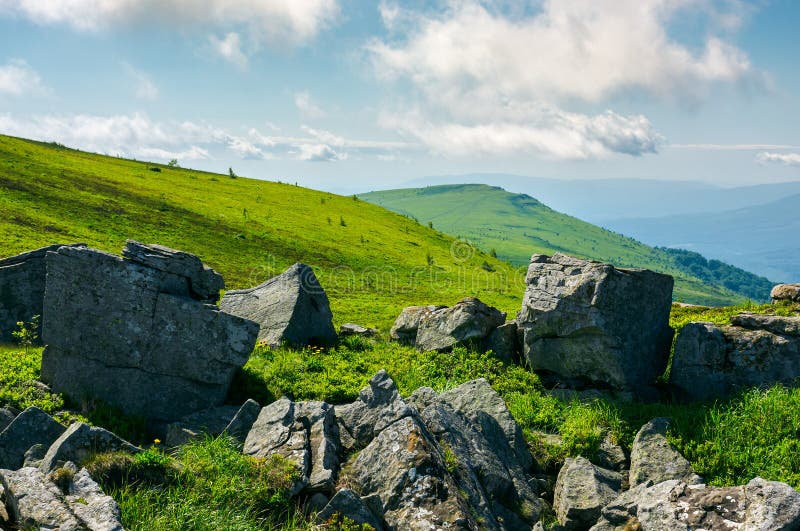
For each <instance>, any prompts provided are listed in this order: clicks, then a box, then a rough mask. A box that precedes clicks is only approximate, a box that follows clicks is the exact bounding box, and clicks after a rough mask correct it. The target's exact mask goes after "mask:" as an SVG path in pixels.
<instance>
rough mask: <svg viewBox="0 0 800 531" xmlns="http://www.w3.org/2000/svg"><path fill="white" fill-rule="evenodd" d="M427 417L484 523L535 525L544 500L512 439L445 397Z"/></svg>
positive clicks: (512, 526)
mask: <svg viewBox="0 0 800 531" xmlns="http://www.w3.org/2000/svg"><path fill="white" fill-rule="evenodd" d="M422 420H423V421H424V422H425V426H426V427H427V428H428V430H430V433H431V434H432V435H433V437H434V439H435V440H436V441H437V443H438V444H439V446H440V447H441V451H442V455H443V457H444V463H445V465H446V467H447V470H448V472H449V473H450V475H451V476H452V477H453V478H454V479H455V482H456V483H457V484H458V486H459V488H460V489H461V490H460V494H461V496H462V497H463V498H464V499H465V501H466V502H467V504H468V505H469V507H470V508H471V512H472V514H473V516H474V517H475V518H476V519H477V520H478V521H479V522H480V523H481V528H482V529H530V527H531V525H532V524H533V523H534V522H535V521H536V520H538V519H539V515H540V513H541V509H542V503H541V501H540V500H539V499H538V496H537V495H536V492H535V491H534V490H533V489H532V488H531V486H530V484H529V483H528V478H527V475H526V473H525V471H524V470H523V468H522V466H521V465H520V464H519V463H518V462H516V459H515V457H514V453H513V451H512V450H511V448H510V446H509V445H508V442H507V441H505V440H497V439H496V438H495V437H493V434H492V433H484V432H483V431H481V430H480V427H479V426H476V425H474V424H473V423H472V422H471V421H470V420H469V419H468V418H467V417H466V415H465V414H463V413H461V412H458V411H456V410H455V409H453V407H452V406H451V405H450V404H448V403H447V402H444V401H442V400H436V401H435V402H434V403H433V404H431V405H430V406H428V407H427V408H426V409H425V410H424V411H423V412H422ZM495 431H499V430H495Z"/></svg>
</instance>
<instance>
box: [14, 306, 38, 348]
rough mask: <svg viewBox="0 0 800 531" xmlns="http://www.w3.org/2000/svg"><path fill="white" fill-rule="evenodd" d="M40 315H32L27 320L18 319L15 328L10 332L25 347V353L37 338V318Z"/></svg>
mask: <svg viewBox="0 0 800 531" xmlns="http://www.w3.org/2000/svg"><path fill="white" fill-rule="evenodd" d="M40 317H41V316H39V315H34V316H33V317H31V320H30V321H29V322H27V323H26V322H24V321H18V322H17V329H16V330H15V331H13V332H11V335H12V336H14V339H16V341H17V343H19V344H20V345H21V346H23V347H25V354H26V355H27V354H28V349H29V348H30V347H32V346H33V345H34V344H35V343H36V341H38V340H39V318H40Z"/></svg>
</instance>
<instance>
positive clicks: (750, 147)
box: [669, 144, 800, 151]
mask: <svg viewBox="0 0 800 531" xmlns="http://www.w3.org/2000/svg"><path fill="white" fill-rule="evenodd" d="M669 147H671V148H673V149H690V150H697V151H759V150H763V149H800V146H793V145H791V144H670V145H669Z"/></svg>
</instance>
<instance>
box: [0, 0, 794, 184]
mask: <svg viewBox="0 0 800 531" xmlns="http://www.w3.org/2000/svg"><path fill="white" fill-rule="evenodd" d="M798 23H800V3H798V2H796V1H793V0H771V1H770V0H763V1H751V2H745V1H739V0H553V1H531V2H513V1H509V0H498V1H489V0H487V1H471V0H465V1H461V2H455V1H451V2H447V1H444V2H437V1H430V2H421V1H420V2H407V3H403V2H392V1H388V0H387V1H384V2H358V1H350V0H305V1H302V0H207V1H205V2H200V1H195V0H171V1H163V0H162V1H156V0H0V133H6V134H12V135H16V136H24V137H31V138H37V139H41V140H48V141H58V142H61V143H64V144H66V145H69V146H72V147H79V148H82V149H88V150H92V151H98V152H102V153H108V154H112V155H117V154H119V155H124V156H130V157H135V158H138V159H149V160H158V161H166V160H169V159H172V158H177V159H178V160H179V161H180V164H181V165H182V166H187V167H195V168H203V169H210V170H216V171H227V169H228V167H232V168H233V169H234V170H235V171H236V172H237V173H239V174H242V175H248V176H252V177H258V178H265V179H278V180H283V181H289V182H299V183H301V184H305V185H308V186H312V187H315V188H322V189H329V190H341V191H366V190H371V189H379V188H391V187H396V186H399V185H402V183H404V182H406V181H409V180H411V179H416V178H419V177H422V176H425V175H437V174H454V173H468V172H494V173H515V174H521V175H532V176H539V177H553V178H564V179H570V178H611V177H623V178H647V179H683V180H701V181H706V182H712V183H716V184H719V185H722V186H735V185H742V184H757V183H767V182H779V181H789V180H798V179H800V129H798V127H797V124H798V123H800V69H798V68H797V67H796V53H797V50H799V49H800V46H799V45H800V37H798V35H800V32H797V31H796V28H797V26H798Z"/></svg>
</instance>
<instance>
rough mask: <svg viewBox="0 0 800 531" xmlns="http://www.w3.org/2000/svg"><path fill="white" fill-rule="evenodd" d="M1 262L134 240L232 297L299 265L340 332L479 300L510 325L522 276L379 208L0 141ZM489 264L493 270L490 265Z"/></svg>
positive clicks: (117, 246)
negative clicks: (406, 312) (190, 264)
mask: <svg viewBox="0 0 800 531" xmlns="http://www.w3.org/2000/svg"><path fill="white" fill-rule="evenodd" d="M0 212H2V216H0V256H3V257H4V256H10V255H14V254H17V253H19V252H22V251H25V250H29V249H33V248H36V247H41V246H44V245H49V244H53V243H69V242H85V243H87V244H89V245H90V246H92V247H95V248H98V249H102V250H106V251H110V252H114V253H119V252H120V251H121V249H122V246H123V245H124V243H125V240H126V239H127V238H132V239H136V240H140V241H143V242H150V243H160V244H163V245H168V246H171V247H175V248H178V249H181V250H185V251H188V252H191V253H195V254H197V255H198V256H200V257H201V258H202V259H203V260H204V261H205V262H206V263H208V264H209V265H211V266H212V267H214V268H215V269H216V270H217V271H219V272H220V273H222V274H223V275H224V277H225V280H226V282H227V285H228V286H227V287H228V288H242V287H248V286H254V285H256V284H259V283H260V282H263V281H264V280H266V279H267V278H269V277H271V276H273V275H275V274H277V273H279V272H281V271H283V270H284V269H285V268H286V267H288V266H289V265H291V264H292V263H294V262H296V261H302V262H305V263H307V264H309V265H311V266H312V267H314V269H315V271H316V272H317V275H318V277H319V278H320V281H321V283H322V284H323V286H324V287H325V288H326V290H327V292H328V295H329V297H330V299H331V307H332V310H333V312H334V318H335V321H336V323H337V324H339V323H343V322H346V321H355V322H359V323H360V324H363V325H365V326H377V327H379V328H381V329H383V330H388V327H389V326H390V325H391V323H392V322H393V320H394V318H395V317H396V316H397V315H398V314H399V312H400V310H401V309H402V308H403V307H404V306H407V305H410V304H432V303H440V304H452V303H454V302H456V301H457V300H459V299H460V298H462V297H465V296H468V295H474V296H478V297H480V298H481V299H483V300H484V301H485V302H487V303H488V304H492V305H494V306H496V307H498V308H500V309H502V310H503V311H506V312H508V313H509V315H510V316H512V317H513V315H514V313H515V312H516V311H517V310H518V309H519V306H520V301H521V297H522V292H523V289H524V285H523V281H524V270H521V269H520V268H514V267H512V266H511V265H509V264H507V263H505V262H503V261H501V260H498V259H495V258H493V257H491V256H489V255H488V254H482V253H476V254H474V255H472V254H470V255H469V256H460V255H458V254H457V253H454V252H453V249H454V248H455V246H457V245H456V244H457V242H455V240H454V239H453V238H452V237H450V236H447V235H445V234H443V233H441V232H438V231H435V230H431V229H429V228H428V227H425V226H422V225H420V224H418V223H416V222H414V221H412V220H409V219H408V218H406V217H403V216H401V215H398V214H396V213H393V212H390V211H388V210H386V209H384V208H381V207H379V206H375V205H372V204H370V203H367V202H364V201H360V200H358V199H357V198H355V197H344V196H337V195H333V194H329V193H326V192H318V191H314V190H309V189H306V188H301V187H298V186H294V185H289V184H281V183H276V182H268V181H262V180H255V179H246V178H241V177H239V178H231V177H229V176H228V175H217V174H212V173H205V172H201V171H194V170H190V169H182V168H175V167H169V166H164V165H157V164H151V163H147V162H140V161H134V160H125V159H119V158H113V157H106V156H101V155H96V154H91V153H85V152H81V151H76V150H72V149H69V148H65V147H63V146H60V145H57V144H45V143H40V142H34V141H29V140H23V139H18V138H12V137H8V136H0ZM484 263H487V264H490V268H491V269H492V270H493V272H489V271H487V269H486V268H484V267H482V266H483V265H484Z"/></svg>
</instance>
